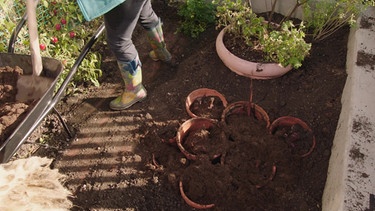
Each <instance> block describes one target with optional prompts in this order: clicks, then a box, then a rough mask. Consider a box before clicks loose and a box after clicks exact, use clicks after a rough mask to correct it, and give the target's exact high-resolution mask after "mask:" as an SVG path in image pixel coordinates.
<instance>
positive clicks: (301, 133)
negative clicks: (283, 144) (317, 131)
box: [269, 116, 316, 157]
mask: <svg viewBox="0 0 375 211" xmlns="http://www.w3.org/2000/svg"><path fill="white" fill-rule="evenodd" d="M269 130H270V133H271V134H276V133H277V132H278V131H281V133H282V134H280V135H281V136H283V137H285V138H288V139H289V141H290V142H294V141H301V140H302V141H303V139H306V138H308V137H309V135H311V136H312V140H311V142H312V143H311V146H310V148H309V149H308V151H307V152H306V153H302V154H301V155H300V157H306V156H308V155H310V154H311V152H312V151H313V150H314V148H315V145H316V140H315V136H314V134H313V131H312V130H311V128H310V127H309V126H308V125H307V124H306V123H305V122H304V121H302V120H301V119H299V118H296V117H292V116H282V117H279V118H278V119H276V120H275V121H273V122H272V124H271V126H270V128H269Z"/></svg>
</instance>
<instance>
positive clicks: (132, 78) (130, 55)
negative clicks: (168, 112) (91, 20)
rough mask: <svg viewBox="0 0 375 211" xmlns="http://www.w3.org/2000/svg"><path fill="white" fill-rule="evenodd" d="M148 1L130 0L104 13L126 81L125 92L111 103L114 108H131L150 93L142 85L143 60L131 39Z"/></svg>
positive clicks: (111, 44) (111, 40) (108, 38)
mask: <svg viewBox="0 0 375 211" xmlns="http://www.w3.org/2000/svg"><path fill="white" fill-rule="evenodd" d="M144 3H145V1H144V0H126V1H125V2H124V3H122V4H120V5H119V6H117V7H116V8H114V9H113V10H111V11H110V12H108V13H107V14H105V15H104V21H105V27H106V33H107V42H108V45H109V48H110V49H111V50H112V51H113V53H114V54H115V56H116V59H117V63H118V66H119V69H120V72H121V76H122V78H123V81H124V83H125V88H124V91H123V92H122V94H121V95H120V96H118V97H117V98H116V99H114V100H112V101H111V103H110V108H111V109H113V110H123V109H126V108H129V107H130V106H132V105H133V104H134V103H136V102H139V101H141V100H143V99H144V98H145V97H146V96H147V93H146V89H145V88H144V87H143V85H142V69H141V62H140V60H139V57H138V52H137V50H136V48H135V46H134V44H133V42H132V39H131V38H132V34H133V31H134V28H135V26H136V24H137V22H138V19H139V16H140V13H141V10H142V8H143V5H144Z"/></svg>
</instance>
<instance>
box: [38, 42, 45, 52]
mask: <svg viewBox="0 0 375 211" xmlns="http://www.w3.org/2000/svg"><path fill="white" fill-rule="evenodd" d="M39 48H40V50H42V51H44V50H46V45H44V44H43V43H42V44H40V45H39Z"/></svg>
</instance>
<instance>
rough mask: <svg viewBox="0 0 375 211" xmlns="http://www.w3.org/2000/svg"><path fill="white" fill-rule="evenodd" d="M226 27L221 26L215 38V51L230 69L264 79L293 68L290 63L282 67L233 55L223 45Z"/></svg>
mask: <svg viewBox="0 0 375 211" xmlns="http://www.w3.org/2000/svg"><path fill="white" fill-rule="evenodd" d="M227 28H228V26H227V27H225V28H223V29H222V30H221V31H220V33H219V35H218V36H217V38H216V52H217V54H218V56H219V57H220V59H221V60H222V61H223V63H224V64H225V66H227V67H228V68H229V69H230V70H231V71H233V72H235V73H237V74H238V75H241V76H245V77H248V78H252V79H263V80H266V79H273V78H278V77H280V76H282V75H284V74H286V73H287V72H289V71H290V70H292V69H293V68H292V66H291V65H288V66H286V67H283V66H282V65H281V64H278V63H261V62H252V61H248V60H245V59H242V58H240V57H238V56H236V55H234V54H233V53H231V52H230V51H229V50H228V49H227V47H225V45H224V41H223V38H224V35H225V31H226V29H227Z"/></svg>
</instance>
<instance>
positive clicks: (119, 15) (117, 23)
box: [104, 0, 159, 62]
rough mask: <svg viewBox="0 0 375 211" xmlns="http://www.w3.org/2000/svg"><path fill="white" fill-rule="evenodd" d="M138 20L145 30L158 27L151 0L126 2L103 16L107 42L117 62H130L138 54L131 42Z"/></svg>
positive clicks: (128, 0)
mask: <svg viewBox="0 0 375 211" xmlns="http://www.w3.org/2000/svg"><path fill="white" fill-rule="evenodd" d="M138 20H139V22H140V24H141V25H142V27H143V28H145V29H146V30H147V29H152V28H154V27H156V26H157V25H158V23H159V18H158V16H157V15H156V14H155V12H154V10H153V9H152V5H151V0H126V1H125V2H124V3H122V4H120V5H118V6H117V7H115V8H114V9H112V10H111V11H109V12H108V13H106V14H105V15H104V23H105V28H106V35H107V42H108V45H109V48H110V49H111V51H113V53H114V54H115V56H116V58H117V60H119V61H122V62H130V61H132V60H134V59H135V58H136V56H137V54H138V52H137V49H136V48H135V46H134V44H133V41H132V34H133V31H134V28H135V26H136V25H137V23H138Z"/></svg>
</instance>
